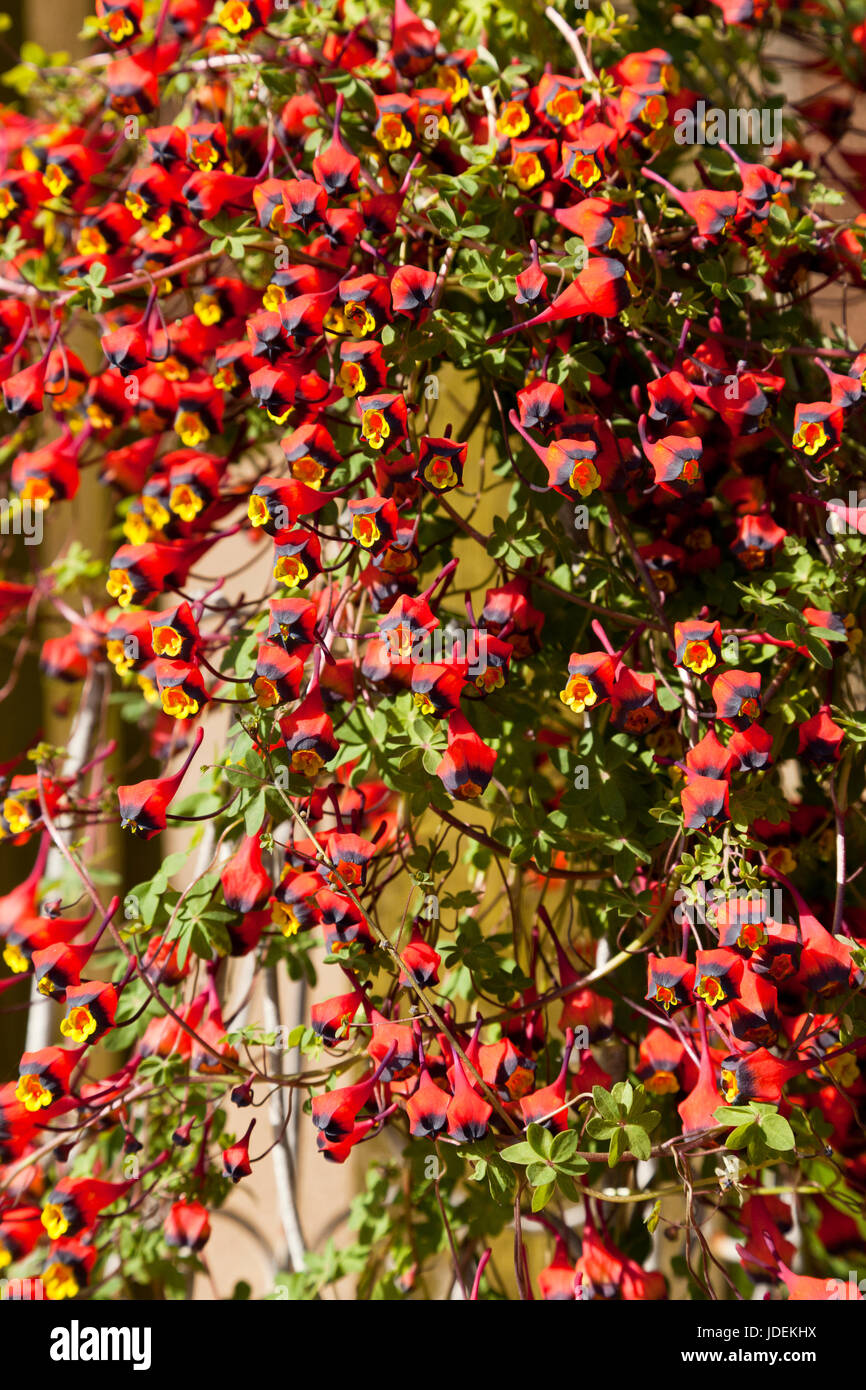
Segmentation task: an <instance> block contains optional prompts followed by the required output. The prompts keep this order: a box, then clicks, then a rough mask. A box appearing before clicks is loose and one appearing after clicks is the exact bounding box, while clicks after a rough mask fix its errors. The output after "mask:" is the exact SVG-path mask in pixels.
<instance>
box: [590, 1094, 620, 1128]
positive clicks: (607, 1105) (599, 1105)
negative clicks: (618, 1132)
mask: <svg viewBox="0 0 866 1390" xmlns="http://www.w3.org/2000/svg"><path fill="white" fill-rule="evenodd" d="M592 1099H593V1101H594V1102H595V1108H596V1110H597V1111H598V1113H599V1114H600V1115H603V1116H604V1118H605V1119H606V1120H611V1121H613V1122H614V1123H618V1121H619V1120H620V1119H621V1118H622V1116H621V1113H620V1109H619V1106H618V1105H617V1104H616V1102H615V1101H614V1099H613V1097H612V1096H611V1095H609V1094H608V1092H607V1091H606V1090H605V1089H604V1087H603V1086H593V1088H592Z"/></svg>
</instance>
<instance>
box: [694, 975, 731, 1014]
mask: <svg viewBox="0 0 866 1390" xmlns="http://www.w3.org/2000/svg"><path fill="white" fill-rule="evenodd" d="M695 994H698V995H700V997H701V999H705V1000H706V1002H707V1003H708V1004H709V1006H710V1008H713V1007H714V1006H715V1005H716V1004H718V1003H720V1001H721V1000H722V999H724V997H725V987H724V985H723V984H722V982H721V980H720V979H719V978H718V976H716V975H707V976H706V978H705V979H703V980H701V983H700V984H699V985H698V987H697V989H696V990H695Z"/></svg>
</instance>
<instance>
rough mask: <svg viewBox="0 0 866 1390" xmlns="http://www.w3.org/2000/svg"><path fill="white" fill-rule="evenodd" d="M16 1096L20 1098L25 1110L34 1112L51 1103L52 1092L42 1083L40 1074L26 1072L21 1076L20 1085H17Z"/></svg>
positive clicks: (17, 1098)
mask: <svg viewBox="0 0 866 1390" xmlns="http://www.w3.org/2000/svg"><path fill="white" fill-rule="evenodd" d="M15 1098H16V1100H20V1102H21V1104H22V1105H23V1106H24V1109H25V1110H29V1111H30V1112H31V1113H33V1112H34V1111H36V1110H41V1109H42V1108H43V1106H46V1105H50V1104H51V1100H52V1096H51V1092H50V1091H49V1090H47V1089H46V1087H45V1086H43V1085H42V1082H41V1081H40V1080H39V1077H38V1076H34V1075H33V1074H32V1073H26V1074H25V1075H24V1076H22V1077H20V1078H19V1081H18V1085H17V1086H16V1087H15Z"/></svg>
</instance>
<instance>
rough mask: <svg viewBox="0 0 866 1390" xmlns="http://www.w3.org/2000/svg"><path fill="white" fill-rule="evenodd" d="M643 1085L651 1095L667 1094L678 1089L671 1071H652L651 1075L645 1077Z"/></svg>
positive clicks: (677, 1083)
mask: <svg viewBox="0 0 866 1390" xmlns="http://www.w3.org/2000/svg"><path fill="white" fill-rule="evenodd" d="M644 1085H645V1086H646V1089H647V1090H648V1091H649V1093H650V1095H653V1096H667V1095H670V1094H671V1092H673V1091H678V1090H679V1082H678V1081H677V1079H676V1077H675V1076H674V1074H673V1072H672V1071H656V1072H653V1074H652V1076H649V1077H647V1079H646V1081H645V1082H644Z"/></svg>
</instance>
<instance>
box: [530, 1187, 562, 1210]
mask: <svg viewBox="0 0 866 1390" xmlns="http://www.w3.org/2000/svg"><path fill="white" fill-rule="evenodd" d="M555 1191H556V1183H553V1182H549V1183H545V1185H544V1187H536V1189H535V1191H534V1192H533V1194H532V1201H531V1203H530V1206H531V1208H532V1210H533V1211H541V1210H542V1208H543V1207H546V1206H547V1204H548V1202H549V1201H550V1199H551V1197H552V1196H553V1194H554V1192H555Z"/></svg>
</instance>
